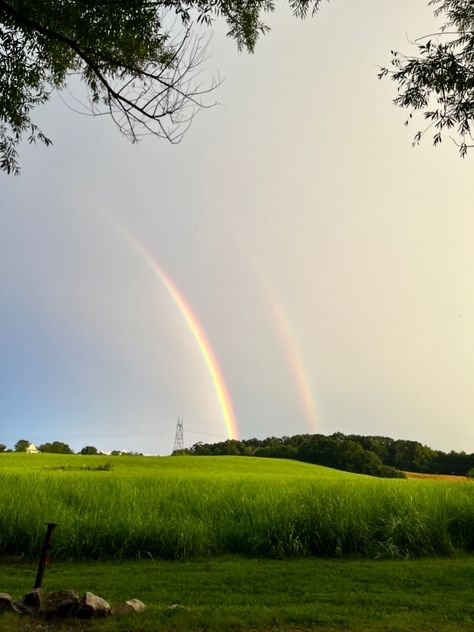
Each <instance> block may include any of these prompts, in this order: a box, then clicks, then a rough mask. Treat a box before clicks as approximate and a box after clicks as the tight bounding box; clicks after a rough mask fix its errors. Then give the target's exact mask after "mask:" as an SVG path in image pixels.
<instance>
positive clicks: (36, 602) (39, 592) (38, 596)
mask: <svg viewBox="0 0 474 632" xmlns="http://www.w3.org/2000/svg"><path fill="white" fill-rule="evenodd" d="M42 601H43V589H42V588H35V589H34V590H32V591H31V592H29V593H26V595H24V597H23V599H22V600H21V601H20V604H21V605H23V606H27V607H28V608H33V610H36V611H38V610H39V609H40V608H41V604H42Z"/></svg>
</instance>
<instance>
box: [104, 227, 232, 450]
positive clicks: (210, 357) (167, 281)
mask: <svg viewBox="0 0 474 632" xmlns="http://www.w3.org/2000/svg"><path fill="white" fill-rule="evenodd" d="M113 219H114V222H115V224H117V225H118V227H119V228H120V230H121V231H122V232H123V233H124V234H125V235H126V238H127V241H128V242H129V243H130V244H131V245H132V246H133V248H134V249H135V250H136V251H137V252H138V253H139V255H140V256H141V257H142V259H143V260H144V262H145V263H146V264H147V265H148V267H149V268H150V270H151V271H152V272H153V274H154V275H155V276H156V277H157V278H158V279H159V280H160V281H161V283H162V284H163V285H164V287H165V288H166V290H167V292H168V294H169V295H170V296H171V298H172V299H173V301H174V303H175V305H176V307H177V308H178V310H179V312H180V313H181V315H182V317H183V318H184V321H185V322H186V324H187V326H188V328H189V330H190V332H191V334H192V335H193V338H194V340H195V341H196V344H197V346H198V348H199V351H200V352H201V355H202V357H203V359H204V362H205V364H206V367H207V370H208V371H209V375H210V377H211V381H212V384H213V386H214V390H215V392H216V396H217V399H218V402H219V406H220V409H221V411H222V416H223V418H224V423H225V426H226V429H227V433H228V435H229V438H230V439H238V437H239V431H238V426H237V420H236V417H235V412H234V407H233V405H232V400H231V398H230V395H229V391H228V388H227V386H226V383H225V380H224V376H223V374H222V371H221V369H220V366H219V363H218V361H217V358H216V355H215V353H214V351H213V349H212V347H211V344H210V342H209V340H208V339H207V336H206V334H205V332H204V329H203V327H202V326H201V324H200V323H199V321H198V319H197V317H196V315H195V314H194V312H193V310H192V309H191V307H190V305H189V303H188V302H187V301H186V299H185V298H184V296H183V295H182V294H181V292H180V291H179V290H178V288H177V287H176V285H175V284H174V283H173V281H172V280H171V278H170V276H169V275H168V274H166V272H165V271H164V269H163V268H162V266H161V265H160V264H159V263H158V261H157V260H156V258H155V257H153V255H152V254H151V253H150V252H149V250H148V249H147V248H146V246H145V244H143V242H142V241H140V239H139V238H138V237H137V236H136V235H135V234H134V233H133V232H132V231H131V230H130V229H129V228H128V227H126V226H124V225H123V224H122V223H121V222H119V221H118V220H117V219H116V218H113Z"/></svg>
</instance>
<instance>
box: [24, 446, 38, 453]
mask: <svg viewBox="0 0 474 632" xmlns="http://www.w3.org/2000/svg"><path fill="white" fill-rule="evenodd" d="M26 452H28V454H39V450H38V448H37V447H36V446H35V444H34V443H30V445H29V446H28V447H27V448H26Z"/></svg>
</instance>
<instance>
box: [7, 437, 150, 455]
mask: <svg viewBox="0 0 474 632" xmlns="http://www.w3.org/2000/svg"><path fill="white" fill-rule="evenodd" d="M30 445H31V441H28V439H19V440H18V441H17V442H16V443H15V445H14V447H13V449H12V448H7V446H6V445H5V444H4V443H0V452H27V450H28V448H29V446H30ZM36 448H37V450H38V452H43V453H45V454H76V452H74V450H73V449H72V448H71V446H69V445H68V444H67V443H64V442H63V441H51V442H48V443H42V444H41V445H38V446H36ZM77 454H81V455H89V454H91V455H93V454H103V452H101V451H100V450H98V449H97V448H96V447H95V446H93V445H86V446H84V447H83V448H82V449H81V450H79V452H77ZM107 456H143V454H142V453H141V452H123V451H122V450H112V452H110V453H107Z"/></svg>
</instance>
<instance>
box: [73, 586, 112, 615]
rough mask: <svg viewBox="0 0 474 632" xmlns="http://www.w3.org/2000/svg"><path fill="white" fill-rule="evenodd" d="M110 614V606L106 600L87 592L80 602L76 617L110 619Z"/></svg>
mask: <svg viewBox="0 0 474 632" xmlns="http://www.w3.org/2000/svg"><path fill="white" fill-rule="evenodd" d="M109 614H110V605H109V604H108V603H107V602H106V601H105V599H102V597H99V596H98V595H94V594H93V593H91V592H86V593H84V595H83V597H82V599H81V601H80V602H79V607H78V609H77V613H76V617H77V618H78V619H99V618H102V617H108V616H109Z"/></svg>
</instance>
